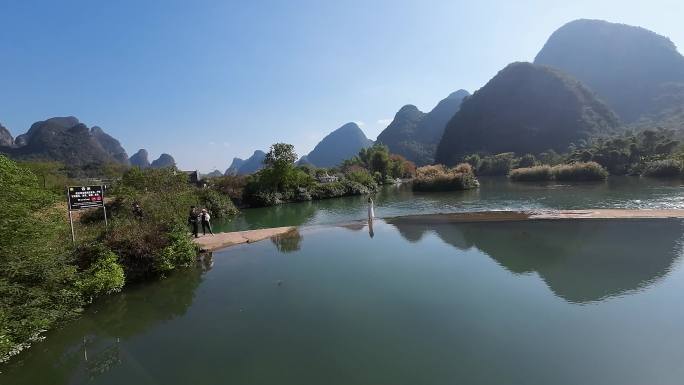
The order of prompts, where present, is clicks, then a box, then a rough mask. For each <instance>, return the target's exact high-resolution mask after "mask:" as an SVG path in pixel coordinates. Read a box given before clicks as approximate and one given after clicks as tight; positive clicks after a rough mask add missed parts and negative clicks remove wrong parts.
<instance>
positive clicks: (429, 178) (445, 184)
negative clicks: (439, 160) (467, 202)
mask: <svg viewBox="0 0 684 385" xmlns="http://www.w3.org/2000/svg"><path fill="white" fill-rule="evenodd" d="M479 185H480V184H479V182H478V181H477V179H476V178H475V174H474V173H473V168H472V166H470V164H468V163H461V164H459V165H457V166H456V167H453V168H447V167H445V166H443V165H441V164H440V165H434V166H424V167H420V168H418V169H417V170H416V178H415V179H414V180H413V190H414V191H455V190H469V189H473V188H477V187H478V186H479Z"/></svg>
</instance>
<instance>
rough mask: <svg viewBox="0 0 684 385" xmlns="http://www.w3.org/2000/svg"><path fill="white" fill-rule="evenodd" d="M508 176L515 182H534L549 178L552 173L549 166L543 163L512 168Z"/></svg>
mask: <svg viewBox="0 0 684 385" xmlns="http://www.w3.org/2000/svg"><path fill="white" fill-rule="evenodd" d="M508 177H509V178H511V180H513V181H516V182H535V181H548V180H551V179H552V177H553V174H552V173H551V166H547V165H543V166H533V167H525V168H516V169H513V170H511V173H510V174H508Z"/></svg>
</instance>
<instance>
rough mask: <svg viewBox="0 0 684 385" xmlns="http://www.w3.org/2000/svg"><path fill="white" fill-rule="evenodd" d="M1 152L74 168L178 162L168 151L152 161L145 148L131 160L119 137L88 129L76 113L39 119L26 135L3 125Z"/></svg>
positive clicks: (19, 157) (157, 164)
mask: <svg viewBox="0 0 684 385" xmlns="http://www.w3.org/2000/svg"><path fill="white" fill-rule="evenodd" d="M0 153H4V154H7V155H9V156H11V157H13V158H15V159H22V160H47V161H58V162H62V163H64V164H65V165H67V166H69V167H74V168H82V167H86V166H89V165H93V164H106V163H120V164H124V165H134V166H139V167H141V168H145V167H170V166H175V164H176V162H175V160H174V159H173V157H172V156H171V155H169V154H162V155H161V156H160V157H159V159H157V160H155V161H154V162H152V163H151V164H150V162H149V160H148V154H147V151H146V150H144V149H142V150H140V151H138V152H137V153H135V154H134V155H133V156H132V157H131V158H130V159H129V158H128V154H126V150H124V148H123V147H122V146H121V143H119V141H118V140H116V139H115V138H113V137H112V136H110V135H109V134H107V133H105V132H104V130H103V129H102V128H100V127H98V126H93V127H92V128H88V127H87V126H86V125H85V124H83V123H81V122H80V121H79V120H78V119H77V118H75V117H73V116H66V117H54V118H50V119H47V120H43V121H40V122H36V123H34V124H32V125H31V128H29V130H28V131H27V132H26V133H25V134H22V135H18V136H17V137H16V138H14V139H13V138H12V135H11V134H10V133H9V131H8V130H7V129H6V128H5V127H3V126H2V125H0Z"/></svg>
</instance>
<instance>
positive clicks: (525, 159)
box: [518, 154, 537, 168]
mask: <svg viewBox="0 0 684 385" xmlns="http://www.w3.org/2000/svg"><path fill="white" fill-rule="evenodd" d="M535 164H537V158H535V157H534V155H532V154H525V155H523V156H522V158H520V159H519V160H518V168H529V167H533V166H534V165H535Z"/></svg>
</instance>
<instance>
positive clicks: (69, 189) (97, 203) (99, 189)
mask: <svg viewBox="0 0 684 385" xmlns="http://www.w3.org/2000/svg"><path fill="white" fill-rule="evenodd" d="M76 189H78V191H76ZM74 192H85V193H86V194H84V195H86V196H85V197H83V198H82V199H83V200H81V198H79V201H78V202H72V200H71V198H72V195H74V194H73V193H74ZM88 192H95V193H96V194H92V193H90V194H89V193H88ZM104 193H105V186H104V185H92V186H66V195H67V211H68V212H69V224H70V225H71V241H72V242H73V243H74V244H75V243H76V233H75V232H74V219H73V216H72V215H71V212H72V211H80V210H85V209H92V208H98V207H102V211H103V212H104V221H105V228H106V227H107V207H106V206H105V202H104ZM93 196H95V197H97V198H99V199H97V198H96V199H94V200H93V199H90V200H87V199H86V198H92V197H93Z"/></svg>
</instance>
